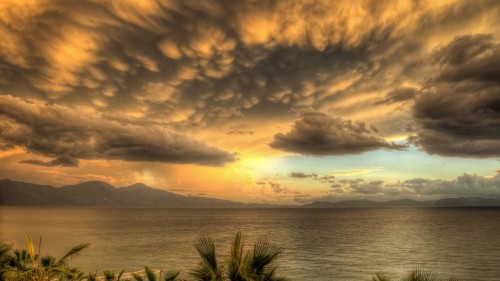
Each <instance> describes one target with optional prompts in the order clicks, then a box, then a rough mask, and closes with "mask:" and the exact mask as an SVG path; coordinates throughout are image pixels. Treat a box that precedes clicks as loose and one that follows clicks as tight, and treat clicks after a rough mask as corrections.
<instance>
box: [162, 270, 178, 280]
mask: <svg viewBox="0 0 500 281" xmlns="http://www.w3.org/2000/svg"><path fill="white" fill-rule="evenodd" d="M179 274H181V272H180V271H167V272H166V273H165V281H175V280H178V279H177V278H178V277H179Z"/></svg>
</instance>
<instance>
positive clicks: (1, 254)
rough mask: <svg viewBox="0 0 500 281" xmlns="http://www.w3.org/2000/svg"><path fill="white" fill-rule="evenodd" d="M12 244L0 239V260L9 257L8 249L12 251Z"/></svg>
mask: <svg viewBox="0 0 500 281" xmlns="http://www.w3.org/2000/svg"><path fill="white" fill-rule="evenodd" d="M12 249H13V248H12V245H10V244H9V243H7V242H4V241H0V260H5V259H7V258H8V257H9V253H10V251H12Z"/></svg>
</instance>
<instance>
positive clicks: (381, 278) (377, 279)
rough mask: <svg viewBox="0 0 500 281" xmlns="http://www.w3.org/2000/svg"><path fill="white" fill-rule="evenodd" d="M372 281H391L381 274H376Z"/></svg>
mask: <svg viewBox="0 0 500 281" xmlns="http://www.w3.org/2000/svg"><path fill="white" fill-rule="evenodd" d="M372 281H391V279H390V278H389V277H387V276H385V275H384V274H382V273H376V274H375V276H374V277H373V278H372Z"/></svg>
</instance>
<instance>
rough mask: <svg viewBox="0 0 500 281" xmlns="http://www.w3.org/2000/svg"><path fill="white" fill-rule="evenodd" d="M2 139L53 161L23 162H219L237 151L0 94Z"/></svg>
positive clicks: (230, 158)
mask: <svg viewBox="0 0 500 281" xmlns="http://www.w3.org/2000/svg"><path fill="white" fill-rule="evenodd" d="M0 124H1V126H0V128H1V129H0V140H1V141H2V142H3V143H6V144H12V145H16V146H20V147H23V148H25V149H26V150H28V151H29V152H33V153H36V154H40V155H43V156H47V157H54V158H55V159H54V160H52V161H49V162H41V161H37V160H26V161H25V163H31V164H37V165H44V166H54V165H60V166H75V165H77V160H76V159H117V160H125V161H149V162H163V163H178V164H182V163H193V164H200V165H213V166H219V165H224V164H225V163H228V162H232V161H235V160H236V155H235V154H233V153H229V152H226V151H223V150H221V149H218V148H215V147H211V146H208V145H207V144H205V143H204V142H202V141H199V140H196V139H194V138H192V137H189V136H187V135H184V134H181V133H178V132H175V131H173V130H169V129H165V128H164V127H161V126H154V125H152V126H148V127H143V126H139V125H132V124H123V123H119V122H117V121H110V120H107V119H104V118H102V117H101V116H99V115H97V114H94V113H89V112H86V111H84V110H80V109H78V108H70V107H64V106H60V105H51V104H35V103H29V102H26V101H23V100H21V99H19V98H15V97H12V96H0Z"/></svg>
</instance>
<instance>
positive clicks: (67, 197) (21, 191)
mask: <svg viewBox="0 0 500 281" xmlns="http://www.w3.org/2000/svg"><path fill="white" fill-rule="evenodd" d="M0 205H3V206H95V207H140V208H300V207H303V208H371V207H476V206H477V207H486V206H488V207H491V206H500V199H485V198H480V197H459V198H443V199H439V200H437V201H423V202H422V201H416V200H411V199H400V200H390V201H384V202H379V201H371V200H345V201H339V202H327V201H316V202H312V203H308V204H304V205H302V206H300V205H274V204H248V203H242V202H235V201H229V200H221V199H215V198H207V197H201V196H185V195H180V194H176V193H172V192H169V191H166V190H163V189H155V188H151V187H149V186H147V185H145V184H142V183H136V184H133V185H130V186H126V187H119V188H117V187H114V186H112V185H110V184H108V183H105V182H101V181H86V182H82V183H79V184H75V185H66V186H63V187H59V188H57V187H54V186H50V185H39V184H33V183H25V182H19V181H12V180H9V179H4V180H0Z"/></svg>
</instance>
